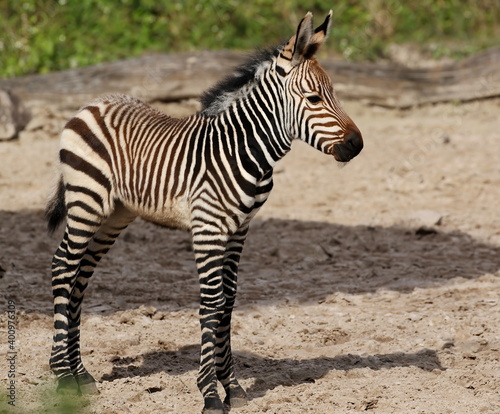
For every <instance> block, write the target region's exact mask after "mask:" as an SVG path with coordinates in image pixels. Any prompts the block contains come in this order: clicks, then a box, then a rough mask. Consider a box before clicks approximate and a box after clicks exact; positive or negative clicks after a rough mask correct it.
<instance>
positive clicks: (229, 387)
mask: <svg viewBox="0 0 500 414" xmlns="http://www.w3.org/2000/svg"><path fill="white" fill-rule="evenodd" d="M247 233H248V224H245V225H244V226H242V227H241V228H240V229H239V230H238V231H237V232H236V233H235V234H233V235H232V236H231V237H230V239H229V241H228V243H227V246H226V251H225V253H224V264H223V292H224V297H225V299H226V303H225V307H224V314H223V316H222V320H221V322H220V324H219V327H218V329H217V336H216V344H217V346H216V351H215V366H216V372H217V379H218V380H219V381H220V382H221V384H222V385H223V386H224V389H225V391H226V399H225V401H224V402H225V403H226V404H227V405H229V406H231V407H232V408H237V407H241V406H243V405H245V404H246V402H247V399H246V393H245V391H243V388H241V386H240V385H239V384H238V381H237V380H236V377H235V375H234V364H233V357H232V353H231V314H232V311H233V306H234V302H235V300H236V290H237V286H238V264H239V261H240V256H241V252H242V251H243V244H244V243H245V239H246V236H247Z"/></svg>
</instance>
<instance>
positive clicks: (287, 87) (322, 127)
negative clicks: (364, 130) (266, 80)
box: [275, 11, 363, 162]
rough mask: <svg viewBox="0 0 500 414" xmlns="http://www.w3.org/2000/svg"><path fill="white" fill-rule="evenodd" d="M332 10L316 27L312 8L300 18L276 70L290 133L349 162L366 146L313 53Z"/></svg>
mask: <svg viewBox="0 0 500 414" xmlns="http://www.w3.org/2000/svg"><path fill="white" fill-rule="evenodd" d="M331 16H332V12H331V11H330V13H329V14H328V16H327V17H326V19H325V21H324V22H323V23H322V24H321V25H320V26H319V27H317V28H316V29H314V28H313V23H312V14H311V13H310V12H309V13H307V14H306V16H305V17H304V18H303V19H302V21H301V22H300V24H299V26H298V28H297V33H296V34H295V35H294V36H292V38H291V39H290V40H289V41H288V42H287V43H286V44H285V46H284V47H283V49H282V50H281V51H280V53H279V55H278V57H277V59H276V61H275V70H276V72H277V73H278V76H281V77H282V79H283V84H284V92H283V93H284V95H285V96H284V99H285V102H286V105H288V108H287V111H285V114H286V115H285V117H287V118H288V119H286V120H285V122H286V125H287V128H288V134H289V135H290V137H292V138H299V139H302V140H303V141H305V142H307V143H308V144H309V145H311V146H312V147H314V148H317V149H318V150H320V151H322V152H324V153H326V154H331V155H333V156H334V157H335V159H336V160H337V161H340V162H347V161H349V160H351V159H352V158H354V157H355V156H356V155H358V154H359V152H360V151H361V149H362V148H363V138H362V136H361V133H360V132H359V129H358V127H357V126H356V125H355V124H354V122H353V121H352V120H351V118H350V117H349V116H348V115H347V114H346V113H345V111H344V110H343V109H342V107H341V105H340V102H339V100H338V99H337V97H336V95H335V92H334V90H333V85H332V81H331V79H330V77H329V76H328V74H327V73H326V71H325V70H324V69H323V68H322V67H321V65H320V64H319V62H318V61H317V60H316V59H315V58H314V54H315V53H316V51H317V50H318V48H319V47H320V46H321V45H322V44H323V42H324V40H325V39H326V37H327V35H328V32H329V29H330V24H331Z"/></svg>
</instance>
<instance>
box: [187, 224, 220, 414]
mask: <svg viewBox="0 0 500 414" xmlns="http://www.w3.org/2000/svg"><path fill="white" fill-rule="evenodd" d="M202 228H203V225H202V226H200V227H197V226H193V249H194V253H195V259H196V266H197V269H198V276H199V280H200V327H201V355H200V371H199V374H198V381H197V383H198V388H199V390H200V392H201V394H202V395H203V400H204V408H203V414H223V413H224V406H223V404H222V401H221V399H220V397H219V394H218V392H217V374H216V369H215V354H216V352H215V347H216V337H217V330H218V329H219V325H220V324H221V321H222V318H223V315H224V309H225V302H226V299H225V297H224V293H223V282H222V279H223V277H222V263H223V260H224V251H225V248H224V246H225V244H226V242H227V238H226V237H224V236H221V235H219V234H214V233H213V232H209V231H204V230H202Z"/></svg>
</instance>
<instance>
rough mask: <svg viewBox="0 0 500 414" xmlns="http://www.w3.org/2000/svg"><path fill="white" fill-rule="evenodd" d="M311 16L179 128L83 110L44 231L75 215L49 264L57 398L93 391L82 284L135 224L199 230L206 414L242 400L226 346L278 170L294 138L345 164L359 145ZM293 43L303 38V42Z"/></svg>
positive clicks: (111, 103) (64, 142) (64, 153)
mask: <svg viewBox="0 0 500 414" xmlns="http://www.w3.org/2000/svg"><path fill="white" fill-rule="evenodd" d="M329 24H330V15H329V16H328V17H327V19H326V20H325V22H324V23H323V24H322V25H321V26H319V27H318V28H317V29H316V30H313V28H312V16H311V15H310V14H307V15H306V17H305V18H304V19H303V21H302V22H301V24H300V25H299V28H298V31H297V35H296V36H293V37H292V38H291V39H290V41H289V42H288V43H287V44H285V45H284V46H282V47H279V48H277V49H274V50H271V51H269V52H265V53H261V54H260V55H259V56H258V57H256V58H254V59H253V60H252V61H250V62H248V63H247V64H246V65H243V66H242V67H240V68H239V69H238V70H237V71H236V73H235V75H233V76H231V77H229V78H227V79H226V80H224V81H222V82H221V83H220V84H218V85H216V86H215V87H214V88H213V89H211V90H209V91H208V92H206V93H205V94H204V96H203V97H202V104H203V108H202V110H201V112H199V113H197V114H195V115H193V116H190V117H187V118H184V119H176V118H171V117H169V116H167V115H165V114H163V113H161V112H159V111H157V110H155V109H153V108H151V107H149V106H148V105H146V104H145V103H143V102H141V101H139V100H137V99H134V98H131V97H127V96H122V95H112V96H105V97H103V98H101V99H99V100H96V101H94V102H92V103H90V104H89V105H87V106H86V107H84V108H82V109H81V110H80V111H79V112H78V114H77V115H76V116H75V117H74V118H72V119H71V120H70V121H69V122H68V123H67V125H66V127H65V128H64V130H63V132H62V136H61V147H60V152H59V156H60V166H61V178H60V182H59V186H58V190H57V192H56V194H55V195H54V197H53V199H52V201H51V202H50V203H49V206H48V208H47V217H48V220H49V229H50V230H54V229H55V228H56V227H57V225H58V224H59V223H60V222H61V221H62V220H63V219H64V217H66V219H67V224H66V231H65V234H64V238H63V240H62V242H61V244H60V246H59V248H58V249H57V251H56V253H55V255H54V258H53V261H52V289H53V295H54V343H53V348H52V355H51V359H50V366H51V368H52V370H53V371H54V373H55V374H56V376H57V378H58V381H59V386H58V389H59V390H61V391H67V390H71V389H74V390H77V391H79V392H82V393H91V392H95V391H96V386H95V381H94V379H93V378H92V376H91V375H90V374H89V373H88V372H87V371H86V370H85V368H84V366H83V364H82V361H81V355H80V328H79V327H80V314H81V304H82V300H83V296H84V291H85V288H86V287H87V284H88V281H89V279H90V277H91V276H92V274H93V272H94V269H95V267H96V265H97V263H98V262H99V260H100V259H101V258H102V257H103V256H104V255H105V254H106V253H107V252H108V250H109V249H110V248H111V246H112V245H113V243H114V241H115V240H116V238H117V237H118V236H119V235H120V233H121V232H122V231H123V230H124V229H125V228H126V227H127V226H128V224H129V223H130V222H131V221H133V220H134V219H135V217H137V216H141V217H143V218H145V219H147V220H150V221H153V222H156V223H159V224H162V225H165V226H170V227H176V228H183V229H187V230H190V231H191V233H192V239H193V249H194V254H195V260H196V265H197V269H198V274H199V282H200V325H201V332H202V339H201V360H200V372H199V377H198V386H199V389H200V391H201V393H202V394H203V398H204V407H205V408H204V412H205V413H222V412H223V411H222V410H223V406H222V402H221V400H220V398H219V396H218V394H217V386H216V385H217V380H218V381H220V382H221V383H222V385H223V386H224V388H225V391H226V394H227V398H226V402H227V403H228V404H230V405H231V406H237V405H241V404H243V403H244V402H245V401H246V400H245V392H244V391H243V389H242V388H241V387H240V386H239V385H238V382H237V381H236V378H235V375H234V371H233V362H232V357H231V347H230V321H231V312H232V309H233V306H234V301H235V298H236V287H237V273H238V263H239V259H240V255H241V252H242V249H243V244H244V241H245V238H246V234H247V231H248V225H249V222H250V220H251V219H252V218H253V216H254V215H255V214H256V213H257V211H258V209H259V208H260V207H261V206H262V205H263V204H264V202H265V201H266V199H267V197H268V195H269V193H270V191H271V189H272V186H273V180H272V172H273V167H274V166H275V164H276V163H277V162H278V161H279V160H280V159H281V158H282V157H283V156H284V155H285V154H286V153H287V152H288V151H289V150H290V148H291V143H292V141H293V139H296V138H299V139H303V140H304V141H306V142H308V143H309V144H310V145H312V146H314V147H316V148H318V149H319V150H321V151H323V152H325V153H327V154H331V155H333V156H334V157H335V158H336V159H337V160H338V161H348V160H350V159H351V158H352V157H354V156H355V155H356V154H357V153H358V152H359V151H360V150H361V148H362V139H361V135H360V133H359V131H358V129H357V128H356V126H355V125H354V124H353V122H352V121H351V120H350V118H349V117H348V116H347V115H346V114H345V113H344V112H343V111H342V109H341V107H340V105H339V103H338V101H337V99H336V98H335V95H334V93H333V88H332V85H331V81H330V79H329V78H328V76H327V74H326V72H325V71H324V70H323V69H322V68H321V66H320V65H319V63H318V62H317V61H316V60H315V59H313V57H312V55H313V54H314V52H315V51H316V49H317V48H318V47H319V45H321V43H323V41H324V39H325V37H326V35H327V32H328V28H329ZM295 39H299V40H298V41H296V40H295Z"/></svg>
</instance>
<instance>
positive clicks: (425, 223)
mask: <svg viewBox="0 0 500 414" xmlns="http://www.w3.org/2000/svg"><path fill="white" fill-rule="evenodd" d="M411 219H412V220H413V221H415V222H416V224H418V225H419V226H420V227H425V228H431V227H432V226H439V225H440V224H441V223H442V221H443V215H442V214H440V213H438V212H437V211H432V210H417V211H414V212H413V213H412V214H411Z"/></svg>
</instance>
